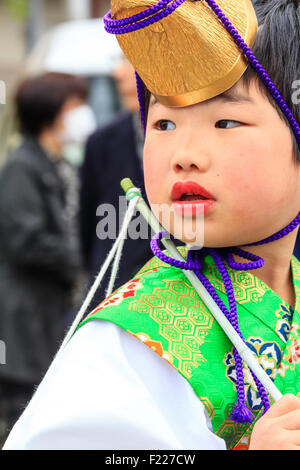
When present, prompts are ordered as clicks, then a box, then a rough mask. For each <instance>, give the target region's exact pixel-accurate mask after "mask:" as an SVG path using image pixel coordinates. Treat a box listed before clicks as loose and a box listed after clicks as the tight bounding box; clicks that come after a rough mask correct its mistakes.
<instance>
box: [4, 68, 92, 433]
mask: <svg viewBox="0 0 300 470" xmlns="http://www.w3.org/2000/svg"><path fill="white" fill-rule="evenodd" d="M87 93H88V91H87V85H86V83H85V81H83V79H80V78H77V77H72V76H69V75H62V74H53V73H51V74H45V75H43V76H39V77H36V78H33V79H30V80H27V81H25V82H23V83H22V84H21V85H20V87H19V89H18V91H17V94H16V111H17V115H18V119H19V124H20V131H21V133H22V136H23V143H22V144H21V146H20V147H19V148H18V149H17V150H15V151H14V152H13V154H12V155H10V156H9V157H8V158H7V161H6V164H5V166H4V168H3V169H2V172H1V175H0V305H1V309H0V339H1V340H2V341H4V342H5V345H6V364H5V365H1V366H0V395H1V408H2V410H1V414H2V415H4V418H5V421H6V426H7V431H8V430H9V429H10V428H11V427H12V425H13V424H14V422H15V421H16V420H17V418H18V417H19V415H20V413H21V411H22V408H23V407H24V406H25V405H26V403H27V401H28V400H29V399H30V397H31V395H32V394H33V391H34V387H35V386H36V385H37V384H38V383H39V382H40V380H41V378H42V376H43V374H44V372H45V371H46V370H47V368H48V366H49V364H50V362H51V360H52V358H53V356H54V354H55V351H56V350H57V348H58V346H59V343H60V341H61V340H62V338H63V333H64V326H63V325H64V316H65V315H66V314H67V312H68V311H69V310H70V308H71V290H72V286H73V285H74V282H75V280H76V276H77V273H78V270H79V268H80V252H79V243H78V236H77V229H76V227H75V225H74V220H75V219H74V215H75V212H76V207H75V206H74V205H76V203H75V201H76V195H75V194H73V195H72V190H71V189H72V188H73V192H74V185H72V184H71V182H72V181H71V179H72V168H71V166H70V164H68V163H67V162H66V161H65V159H64V158H63V153H64V149H65V148H66V144H69V143H70V140H71V136H72V135H73V134H74V131H75V134H76V126H77V133H78V134H80V132H81V131H82V129H83V128H85V130H86V131H87V130H88V129H90V128H91V130H92V124H91V122H92V117H91V111H90V110H89V108H88V107H87V105H86V100H87ZM80 123H82V125H81V126H80ZM87 123H88V124H87Z"/></svg>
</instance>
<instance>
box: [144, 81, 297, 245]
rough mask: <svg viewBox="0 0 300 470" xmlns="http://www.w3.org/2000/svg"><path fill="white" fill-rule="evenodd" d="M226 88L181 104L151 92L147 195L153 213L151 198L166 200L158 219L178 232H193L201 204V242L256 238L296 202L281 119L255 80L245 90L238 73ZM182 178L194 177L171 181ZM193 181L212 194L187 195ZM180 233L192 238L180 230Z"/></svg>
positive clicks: (291, 213)
mask: <svg viewBox="0 0 300 470" xmlns="http://www.w3.org/2000/svg"><path fill="white" fill-rule="evenodd" d="M224 95H225V96H223V97H216V98H213V99H211V100H208V101H205V102H203V103H199V104H196V105H193V106H188V107H185V108H168V107H166V106H164V105H162V104H159V103H157V102H156V101H155V99H154V97H153V96H151V100H150V105H149V112H148V122H147V130H146V141H145V149H144V171H145V183H146V191H147V196H148V199H149V202H150V204H151V206H152V207H153V208H154V207H155V209H154V212H155V213H156V214H157V213H158V211H157V207H156V205H161V204H164V205H167V206H168V207H169V208H170V210H171V214H172V215H171V218H170V222H169V223H168V224H166V223H164V226H165V228H167V229H168V230H169V231H170V232H171V233H174V232H175V235H176V232H178V230H177V229H176V228H175V227H178V224H182V227H183V229H182V232H183V234H185V233H192V232H193V229H194V226H195V220H196V218H197V214H198V217H199V213H202V214H203V208H204V245H205V246H207V247H222V246H241V245H247V244H250V243H253V242H256V241H259V240H262V239H264V238H266V237H267V236H270V235H272V234H273V233H275V232H277V231H278V230H280V229H281V228H283V227H284V226H286V225H288V224H289V223H290V222H291V221H292V220H293V219H294V218H295V217H296V215H297V214H298V212H299V209H300V165H297V164H295V163H294V160H293V142H292V138H291V133H290V130H289V128H288V127H287V125H286V124H285V123H284V122H283V121H282V120H281V119H280V117H279V115H278V113H277V112H276V110H275V109H274V107H273V106H272V105H271V104H270V103H269V101H268V99H267V98H266V97H264V96H263V95H262V94H261V93H260V91H259V90H258V87H257V86H256V84H255V82H252V83H251V84H250V88H249V90H247V89H246V88H245V87H244V86H243V83H242V81H241V80H240V81H239V82H238V83H237V84H236V85H235V86H234V87H232V88H231V89H230V90H228V91H227V92H225V94H224ZM229 95H230V96H232V95H233V96H234V97H236V95H239V96H241V97H243V98H244V99H241V100H237V99H236V98H234V99H230V98H229V97H228V96H229ZM182 182H183V183H192V184H191V185H189V184H187V185H183V186H182V185H180V184H179V185H178V184H177V185H176V183H182ZM194 183H197V184H198V185H200V186H201V187H202V188H204V189H205V190H206V191H207V192H208V193H209V195H210V196H211V197H209V199H210V200H208V201H206V202H203V201H202V202H201V201H199V197H202V196H203V195H202V196H199V194H198V196H192V193H199V192H200V189H199V187H198V186H195V185H194ZM182 192H185V194H183V195H181V193H182ZM205 196H206V197H207V196H208V194H207V193H206V194H205ZM191 199H198V200H194V201H190V200H191ZM183 211H185V212H184V213H185V216H184V217H183V215H182V213H183ZM202 218H203V217H202ZM166 225H167V226H166ZM181 239H182V240H183V241H184V242H195V240H191V239H190V238H189V237H185V235H183V236H182V237H181Z"/></svg>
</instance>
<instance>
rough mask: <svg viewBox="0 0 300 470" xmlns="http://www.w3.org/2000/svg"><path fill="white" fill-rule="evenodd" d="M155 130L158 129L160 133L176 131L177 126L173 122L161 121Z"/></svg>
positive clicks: (155, 125) (157, 123) (155, 126)
mask: <svg viewBox="0 0 300 470" xmlns="http://www.w3.org/2000/svg"><path fill="white" fill-rule="evenodd" d="M154 128H155V129H158V130H159V131H173V130H174V129H176V125H175V124H174V122H172V121H168V120H167V119H161V120H160V121H157V122H156V123H155V124H154Z"/></svg>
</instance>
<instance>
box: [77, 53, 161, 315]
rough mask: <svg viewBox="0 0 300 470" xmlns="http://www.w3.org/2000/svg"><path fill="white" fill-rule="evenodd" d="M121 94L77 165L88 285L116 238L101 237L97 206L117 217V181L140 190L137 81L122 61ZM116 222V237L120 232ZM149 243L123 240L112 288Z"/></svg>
mask: <svg viewBox="0 0 300 470" xmlns="http://www.w3.org/2000/svg"><path fill="white" fill-rule="evenodd" d="M113 77H114V80H115V82H116V85H117V90H118V92H119V94H120V97H121V101H122V105H123V112H121V113H120V114H118V115H117V116H116V117H115V118H114V119H113V120H112V121H111V122H109V123H108V124H106V125H105V126H101V127H99V128H98V129H97V131H96V132H94V134H93V135H92V136H91V137H90V138H89V140H88V143H87V147H86V153H85V158H84V163H83V165H82V167H81V172H80V173H81V197H80V227H81V240H82V249H83V255H84V262H85V266H86V269H87V271H88V274H89V278H90V284H91V283H92V282H93V281H94V279H95V277H96V275H97V274H98V272H99V270H100V268H101V266H102V264H103V262H104V260H105V258H106V256H107V254H108V252H109V250H110V249H111V247H112V244H113V242H114V240H113V239H112V238H106V239H100V238H99V237H98V235H97V231H96V229H97V224H98V223H99V221H100V218H99V215H97V209H98V207H99V206H100V205H101V204H111V205H113V206H114V207H115V208H116V214H117V218H118V217H119V197H120V196H123V197H124V195H123V194H122V190H121V188H120V181H121V180H122V179H123V178H126V177H129V178H131V179H132V181H133V182H134V184H135V185H136V186H137V187H139V188H140V189H141V190H142V193H143V195H144V197H145V198H146V196H145V189H144V183H143V163H142V154H143V144H144V133H143V129H142V124H141V119H140V115H139V104H138V99H137V93H136V80H135V74H134V70H133V67H132V66H131V64H130V63H129V62H128V61H127V60H126V59H125V58H122V59H121V61H120V62H119V64H118V66H117V67H116V68H115V70H114V73H113ZM118 228H119V227H118V223H117V233H118ZM149 242H150V240H149V239H144V240H139V242H138V243H137V242H136V240H133V239H130V237H128V238H127V240H126V241H125V245H124V251H123V256H122V261H121V264H120V268H119V272H118V277H117V280H116V285H115V288H117V287H119V286H121V285H122V284H124V283H125V282H126V281H127V280H128V276H134V275H135V274H136V273H137V272H138V270H139V269H140V268H141V267H142V266H143V265H144V264H145V262H146V261H147V260H148V259H149V258H150V257H151V256H152V252H151V250H150V246H149ZM109 275H110V273H108V274H107V276H106V277H105V278H104V280H103V282H102V284H101V285H100V287H99V289H98V291H97V293H96V295H95V297H94V300H93V302H92V304H91V306H90V309H89V311H90V310H91V309H92V308H94V307H96V306H97V305H98V304H99V303H100V302H101V300H103V299H104V298H105V290H106V288H107V284H108V280H109Z"/></svg>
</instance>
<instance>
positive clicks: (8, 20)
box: [0, 0, 109, 93]
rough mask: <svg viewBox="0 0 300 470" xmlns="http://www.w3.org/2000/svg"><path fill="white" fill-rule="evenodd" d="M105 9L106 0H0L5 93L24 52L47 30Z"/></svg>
mask: <svg viewBox="0 0 300 470" xmlns="http://www.w3.org/2000/svg"><path fill="white" fill-rule="evenodd" d="M108 9H109V0H1V2H0V40H1V44H2V47H1V48H0V80H2V81H3V82H5V84H6V87H7V92H8V93H9V91H10V90H11V88H12V87H13V86H14V84H15V80H16V78H17V77H18V71H19V70H20V68H21V67H22V63H23V61H24V59H25V57H26V55H27V53H28V52H29V51H30V49H31V48H32V47H33V46H34V45H35V43H36V42H37V41H38V39H39V38H40V37H41V35H42V34H43V33H44V32H45V31H46V30H47V29H49V28H50V27H51V26H54V25H56V24H58V23H61V22H64V21H68V20H77V19H85V18H98V17H101V16H103V15H104V13H105V12H106V11H107V10H108ZM4 45H5V46H4Z"/></svg>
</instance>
